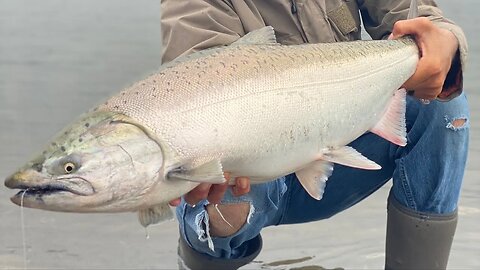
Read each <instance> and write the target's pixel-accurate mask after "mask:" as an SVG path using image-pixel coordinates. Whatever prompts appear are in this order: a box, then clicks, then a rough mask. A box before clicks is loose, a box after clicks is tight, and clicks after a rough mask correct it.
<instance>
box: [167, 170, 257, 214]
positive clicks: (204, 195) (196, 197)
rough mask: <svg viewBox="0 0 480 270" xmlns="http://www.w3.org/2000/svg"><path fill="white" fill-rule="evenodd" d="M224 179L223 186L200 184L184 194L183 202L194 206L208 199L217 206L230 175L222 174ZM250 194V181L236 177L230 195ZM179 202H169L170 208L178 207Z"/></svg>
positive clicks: (177, 199)
mask: <svg viewBox="0 0 480 270" xmlns="http://www.w3.org/2000/svg"><path fill="white" fill-rule="evenodd" d="M224 176H225V179H226V180H227V181H226V182H225V183H223V184H216V185H212V184H208V183H201V184H200V185H198V186H197V187H195V188H194V189H192V190H191V191H190V192H188V193H187V194H185V196H184V199H185V202H186V203H188V204H189V205H196V204H197V203H198V202H200V201H201V200H204V199H208V201H209V202H210V203H213V204H217V203H220V201H221V200H222V198H223V196H224V195H225V192H226V191H227V189H228V186H229V181H230V174H229V173H225V174H224ZM248 192H250V179H249V178H248V177H237V178H235V185H234V186H232V193H233V195H235V196H242V195H245V194H247V193H248ZM180 202H181V199H180V198H176V199H174V200H171V201H170V202H169V204H170V205H171V206H178V205H179V204H180Z"/></svg>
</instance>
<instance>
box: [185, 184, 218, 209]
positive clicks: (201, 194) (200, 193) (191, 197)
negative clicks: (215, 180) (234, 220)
mask: <svg viewBox="0 0 480 270" xmlns="http://www.w3.org/2000/svg"><path fill="white" fill-rule="evenodd" d="M211 186H212V184H208V183H201V184H200V185H198V186H197V187H196V188H194V189H192V190H191V191H190V192H188V193H187V194H185V196H184V198H185V201H186V202H187V203H188V204H190V205H195V204H197V203H198V202H199V201H201V200H203V199H206V198H207V197H208V193H209V192H210V187H211Z"/></svg>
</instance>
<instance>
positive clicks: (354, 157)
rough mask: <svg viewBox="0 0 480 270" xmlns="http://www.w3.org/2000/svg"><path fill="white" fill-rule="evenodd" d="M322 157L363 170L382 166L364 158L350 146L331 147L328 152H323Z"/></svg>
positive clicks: (377, 168)
mask: <svg viewBox="0 0 480 270" xmlns="http://www.w3.org/2000/svg"><path fill="white" fill-rule="evenodd" d="M322 159H324V160H327V161H330V162H333V163H337V164H341V165H345V166H349V167H353V168H359V169H365V170H379V169H381V168H382V167H381V166H380V165H378V164H377V163H375V162H373V161H371V160H370V159H368V158H366V157H365V156H363V155H362V154H360V153H359V152H358V151H357V150H355V149H353V148H352V147H350V146H344V147H340V148H337V149H332V150H331V151H329V152H328V153H325V154H323V155H322Z"/></svg>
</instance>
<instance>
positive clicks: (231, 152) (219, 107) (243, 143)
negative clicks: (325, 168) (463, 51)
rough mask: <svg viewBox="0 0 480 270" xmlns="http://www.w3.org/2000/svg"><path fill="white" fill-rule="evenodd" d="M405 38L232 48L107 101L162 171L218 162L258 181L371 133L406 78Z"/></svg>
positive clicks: (410, 66)
mask: <svg viewBox="0 0 480 270" xmlns="http://www.w3.org/2000/svg"><path fill="white" fill-rule="evenodd" d="M417 61H418V50H417V46H416V45H415V43H414V42H413V41H412V40H410V39H401V40H394V41H368V42H366V41H361V42H349V43H335V44H316V45H310V44H309V45H299V46H279V45H244V46H232V47H227V48H226V49H224V50H222V51H219V52H215V53H212V54H210V55H207V56H205V57H202V58H198V59H194V60H192V61H186V62H181V63H179V64H177V65H175V66H173V67H170V68H167V69H165V70H163V71H162V72H160V73H158V74H155V75H152V76H151V77H149V78H147V79H146V80H144V81H141V82H138V83H137V84H135V85H134V86H132V87H131V88H128V89H126V90H124V91H123V92H122V93H120V94H119V95H116V96H114V97H112V98H111V99H109V100H108V101H107V103H105V104H104V105H102V106H100V108H99V109H100V110H105V111H117V112H121V113H123V114H125V115H127V116H129V117H131V118H133V119H135V120H136V121H138V122H139V123H142V124H143V125H145V126H146V127H148V129H150V130H151V131H152V132H153V133H154V134H155V136H157V140H158V141H159V142H160V143H161V144H162V145H163V147H164V148H166V151H167V152H168V153H169V156H168V158H167V160H165V164H164V166H165V170H167V171H169V170H171V169H173V168H176V167H178V166H179V165H180V166H183V167H186V168H187V169H188V168H195V167H197V166H200V165H202V164H205V163H207V162H209V161H211V160H214V159H218V160H220V161H221V164H222V166H223V168H224V170H225V171H228V172H231V173H232V174H233V175H234V176H248V177H250V178H251V179H252V180H253V181H256V182H262V181H267V180H271V179H274V178H276V177H279V176H281V175H285V174H288V173H292V172H295V171H297V170H298V169H299V168H302V167H304V166H306V165H307V164H309V163H310V162H312V161H315V160H317V159H319V158H321V156H322V154H323V153H325V152H328V151H329V149H331V148H338V147H340V146H344V145H346V144H348V143H349V142H351V141H353V140H354V139H355V138H357V137H359V136H360V135H361V134H363V133H365V132H366V131H367V130H369V129H371V128H372V127H373V126H374V125H375V124H376V123H377V122H378V121H379V120H380V118H381V117H382V115H383V114H384V112H385V111H386V108H387V105H388V104H389V102H390V100H391V99H392V96H393V95H394V93H395V92H396V90H397V89H398V88H399V87H400V86H401V85H402V84H403V83H404V82H405V81H406V80H407V79H408V78H409V77H410V76H411V75H412V74H413V72H414V71H415V67H416V64H417Z"/></svg>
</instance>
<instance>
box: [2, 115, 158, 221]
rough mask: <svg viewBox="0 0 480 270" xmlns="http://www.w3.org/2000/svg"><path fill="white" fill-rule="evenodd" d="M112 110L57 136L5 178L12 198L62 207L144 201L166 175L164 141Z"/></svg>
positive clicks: (107, 208) (120, 207)
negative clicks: (12, 193) (11, 190)
mask: <svg viewBox="0 0 480 270" xmlns="http://www.w3.org/2000/svg"><path fill="white" fill-rule="evenodd" d="M130 120H131V119H129V118H128V117H126V116H124V115H120V114H116V113H111V112H99V113H89V114H87V115H86V116H83V117H82V118H80V119H79V120H77V121H75V122H74V123H73V124H72V125H70V126H69V127H67V128H66V129H65V130H63V131H62V132H60V134H59V135H58V136H57V137H55V138H54V139H53V141H52V143H50V144H49V145H48V146H47V147H46V149H45V150H44V151H43V152H42V154H40V155H38V156H37V157H36V158H34V159H33V160H31V161H30V162H28V163H27V164H26V165H25V166H23V167H22V168H20V169H19V170H18V171H17V172H15V173H13V174H12V175H11V176H9V177H8V178H7V179H6V180H5V186H7V187H8V188H11V189H19V190H20V191H19V192H18V193H17V194H16V195H14V196H13V197H12V198H11V200H12V202H13V203H15V204H17V205H21V206H25V207H30V208H38V209H43V210H51V211H61V212H126V211H135V210H136V209H139V208H142V207H145V206H146V205H147V204H148V201H145V198H144V197H145V195H146V194H147V193H148V192H149V190H150V189H152V187H154V186H156V183H157V181H159V180H160V179H161V178H162V166H163V155H162V150H161V147H160V146H159V144H158V143H157V142H156V141H155V140H154V139H152V138H151V137H150V135H148V134H147V133H146V132H145V131H144V130H143V127H141V126H138V125H137V124H136V123H135V122H134V121H130Z"/></svg>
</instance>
